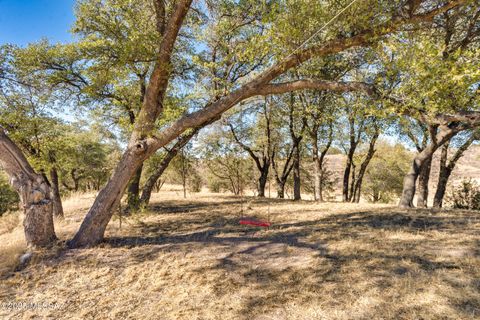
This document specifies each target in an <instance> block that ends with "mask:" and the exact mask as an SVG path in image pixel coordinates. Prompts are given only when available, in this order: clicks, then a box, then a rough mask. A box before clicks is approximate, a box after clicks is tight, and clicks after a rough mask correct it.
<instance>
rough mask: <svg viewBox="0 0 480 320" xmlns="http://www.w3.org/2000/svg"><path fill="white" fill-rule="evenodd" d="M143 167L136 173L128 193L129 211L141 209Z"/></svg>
mask: <svg viewBox="0 0 480 320" xmlns="http://www.w3.org/2000/svg"><path fill="white" fill-rule="evenodd" d="M142 169H143V165H140V167H139V168H138V169H137V171H136V172H135V175H134V176H133V178H132V180H131V181H130V184H129V185H128V191H127V210H128V211H135V210H137V209H138V208H139V201H140V199H139V195H140V179H141V178H142Z"/></svg>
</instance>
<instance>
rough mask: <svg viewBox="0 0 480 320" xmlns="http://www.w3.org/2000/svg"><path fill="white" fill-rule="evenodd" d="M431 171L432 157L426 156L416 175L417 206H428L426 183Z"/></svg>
mask: <svg viewBox="0 0 480 320" xmlns="http://www.w3.org/2000/svg"><path fill="white" fill-rule="evenodd" d="M431 171H432V157H430V158H428V159H427V160H426V161H425V163H424V164H423V166H422V169H421V170H420V175H419V177H418V191H417V207H418V208H426V207H427V206H428V183H429V181H430V172H431Z"/></svg>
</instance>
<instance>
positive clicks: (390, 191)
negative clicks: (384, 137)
mask: <svg viewBox="0 0 480 320" xmlns="http://www.w3.org/2000/svg"><path fill="white" fill-rule="evenodd" d="M411 158H412V154H411V153H410V152H409V151H408V150H407V149H405V147H404V146H402V145H400V144H396V145H393V146H392V145H390V144H388V143H385V142H383V143H379V144H378V146H377V152H376V154H375V157H374V158H373V159H372V160H371V162H370V165H369V167H368V169H367V174H366V177H365V183H364V186H365V187H364V194H365V195H366V196H367V198H368V200H369V201H371V202H384V203H389V202H392V201H394V200H395V199H396V198H398V196H400V194H401V193H402V186H403V178H404V177H405V174H406V173H407V172H408V168H409V165H410V162H411Z"/></svg>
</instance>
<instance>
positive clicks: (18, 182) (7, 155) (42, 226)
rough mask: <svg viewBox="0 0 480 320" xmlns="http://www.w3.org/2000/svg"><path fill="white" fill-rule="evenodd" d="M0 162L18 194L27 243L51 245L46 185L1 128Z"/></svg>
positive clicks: (49, 200) (31, 246)
mask: <svg viewBox="0 0 480 320" xmlns="http://www.w3.org/2000/svg"><path fill="white" fill-rule="evenodd" d="M0 165H1V166H2V168H3V169H4V170H5V172H6V173H7V175H8V176H9V177H10V183H11V185H12V187H13V188H14V189H15V190H16V191H17V192H18V194H19V195H20V200H21V205H22V208H23V211H24V214H25V218H24V221H23V226H24V231H25V239H26V242H27V245H28V247H30V248H35V247H46V246H49V245H51V244H52V243H53V242H54V241H55V240H56V239H57V237H56V236H55V230H54V226H53V212H52V210H53V205H52V199H51V190H50V187H49V185H48V183H47V181H45V179H44V177H43V176H42V175H41V174H37V173H36V172H35V171H34V170H33V168H32V167H31V166H30V164H29V163H28V161H27V159H26V158H25V156H24V155H23V153H22V152H21V150H20V149H19V148H18V147H17V145H15V143H14V142H13V141H12V140H10V138H8V136H7V135H6V134H5V132H4V131H3V130H0Z"/></svg>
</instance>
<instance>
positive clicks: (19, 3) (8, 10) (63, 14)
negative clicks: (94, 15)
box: [0, 0, 75, 46]
mask: <svg viewBox="0 0 480 320" xmlns="http://www.w3.org/2000/svg"><path fill="white" fill-rule="evenodd" d="M74 3H75V0H0V45H2V44H5V43H13V44H17V45H20V46H24V45H26V44H28V43H31V42H35V41H38V40H40V39H42V38H47V39H49V40H50V41H51V42H63V43H64V42H69V41H70V40H71V35H70V33H69V30H70V27H71V26H72V24H73V21H74V16H73V7H74Z"/></svg>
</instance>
